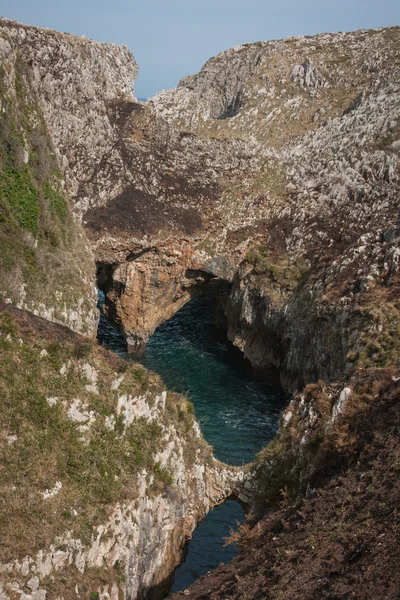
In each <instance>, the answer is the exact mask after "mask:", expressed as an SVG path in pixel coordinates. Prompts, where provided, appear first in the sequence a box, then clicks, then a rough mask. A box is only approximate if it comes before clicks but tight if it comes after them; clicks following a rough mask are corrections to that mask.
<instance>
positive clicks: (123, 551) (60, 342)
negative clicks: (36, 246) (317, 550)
mask: <svg viewBox="0 0 400 600" xmlns="http://www.w3.org/2000/svg"><path fill="white" fill-rule="evenodd" d="M0 347H1V353H0V370H1V373H2V378H1V382H0V393H1V397H2V423H1V427H0V455H1V467H0V480H1V485H0V515H1V516H0V539H1V545H0V597H1V598H2V600H10V599H12V598H20V599H21V600H31V599H33V600H44V599H45V598H54V599H56V598H60V599H61V598H62V599H64V600H67V599H69V598H76V596H77V595H78V597H89V596H90V597H93V598H102V599H105V598H112V599H113V600H114V599H117V598H120V597H124V598H139V597H144V595H145V596H146V597H147V598H152V597H154V598H158V597H160V595H161V594H162V592H163V590H165V589H167V590H168V585H169V581H170V577H171V574H172V572H173V569H174V567H175V566H177V564H179V562H180V560H181V554H182V550H183V546H184V544H185V541H186V539H187V538H188V537H189V536H190V535H191V533H192V531H193V529H194V527H195V525H196V523H197V522H198V520H199V519H201V518H202V517H203V516H204V514H205V513H206V512H208V510H209V509H210V508H211V507H212V506H214V505H215V504H218V503H220V502H221V501H223V500H224V499H225V498H226V497H227V496H230V495H231V494H232V493H234V494H237V495H238V496H241V497H242V498H243V500H246V499H247V496H246V490H245V489H244V487H243V484H242V482H243V476H244V474H243V471H241V470H240V469H238V468H233V467H232V468H230V467H227V466H226V465H223V464H222V463H219V462H218V461H216V460H215V459H214V458H213V456H212V449H211V448H210V447H209V446H208V445H207V444H206V443H205V442H204V440H203V439H202V436H201V434H200V429H199V426H198V424H197V422H196V421H195V419H194V417H193V410H192V409H193V407H192V406H191V405H190V404H188V403H187V401H186V400H185V399H184V398H183V397H181V396H179V395H177V394H172V393H167V391H165V389H164V388H163V383H162V381H160V379H159V378H158V377H157V376H156V375H155V374H150V373H148V372H146V371H145V370H144V369H143V368H142V367H140V366H138V365H135V364H129V363H128V362H127V361H124V360H122V359H119V358H117V357H116V356H115V355H113V354H112V353H110V352H107V351H103V350H102V349H101V348H100V347H98V346H97V345H95V344H93V343H91V342H89V341H88V340H87V338H82V337H79V336H77V335H74V334H72V332H71V331H70V330H68V329H66V328H63V327H61V326H58V325H53V324H50V323H49V322H48V321H45V320H43V319H41V318H39V317H34V316H32V315H30V314H29V313H26V312H24V311H19V310H17V309H11V308H8V309H7V308H6V307H5V305H4V304H3V305H1V306H0ZM26 372H28V374H27V375H26Z"/></svg>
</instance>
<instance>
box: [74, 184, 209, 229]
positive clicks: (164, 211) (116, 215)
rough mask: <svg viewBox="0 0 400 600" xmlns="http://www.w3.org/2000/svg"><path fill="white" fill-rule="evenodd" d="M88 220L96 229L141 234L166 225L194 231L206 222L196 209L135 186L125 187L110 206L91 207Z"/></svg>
mask: <svg viewBox="0 0 400 600" xmlns="http://www.w3.org/2000/svg"><path fill="white" fill-rule="evenodd" d="M84 222H85V226H86V228H87V229H88V230H89V231H91V232H92V233H100V232H104V231H109V232H121V231H123V232H128V233H133V234H137V235H138V234H145V233H154V232H155V231H158V230H160V229H161V230H162V229H164V228H169V229H173V230H174V229H175V230H177V229H178V230H180V231H183V232H184V233H186V234H192V233H194V232H195V231H196V230H197V229H200V228H201V224H202V220H201V217H200V215H199V214H198V213H197V212H196V211H195V210H193V209H191V208H177V207H176V206H175V205H173V204H172V203H168V202H165V200H158V199H157V198H156V196H153V195H151V194H147V193H146V192H143V191H142V190H138V189H136V188H134V187H128V188H127V189H125V190H124V191H123V192H122V193H121V194H119V196H117V197H116V198H114V199H113V200H111V201H110V202H109V203H108V205H107V206H105V207H98V208H93V209H90V210H89V211H88V212H87V213H86V214H85V217H84Z"/></svg>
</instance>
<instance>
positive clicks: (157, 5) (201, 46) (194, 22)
mask: <svg viewBox="0 0 400 600" xmlns="http://www.w3.org/2000/svg"><path fill="white" fill-rule="evenodd" d="M0 15H1V16H3V17H7V18H9V19H15V20H17V21H21V22H23V23H26V24H28V25H37V26H39V27H50V28H52V29H57V30H59V31H65V32H69V33H74V34H75V35H85V36H86V37H88V38H92V39H95V40H97V41H107V42H115V43H118V44H126V45H127V46H128V47H129V48H130V49H131V51H132V53H133V55H134V56H135V58H136V60H137V62H138V64H139V77H138V79H137V81H136V83H135V93H136V95H137V96H138V97H139V98H148V97H150V96H152V95H154V94H155V93H156V92H158V91H160V90H162V89H168V88H172V87H176V85H177V83H178V81H179V80H180V79H181V78H182V77H183V76H185V75H191V74H193V73H196V72H197V71H199V70H200V69H201V67H202V65H203V64H204V63H205V62H206V61H207V60H208V59H209V58H210V57H211V56H214V55H215V54H217V53H218V52H220V51H222V50H226V49H228V48H230V47H231V46H234V45H236V44H242V43H249V42H256V41H264V40H271V39H280V38H284V37H288V36H292V35H312V34H315V33H322V32H335V31H353V30H356V29H361V28H363V29H367V28H373V27H384V26H388V25H400V1H399V0H302V1H301V2H300V1H299V0H141V1H140V2H139V1H138V0H68V1H66V2H65V1H64V2H60V1H59V0H0Z"/></svg>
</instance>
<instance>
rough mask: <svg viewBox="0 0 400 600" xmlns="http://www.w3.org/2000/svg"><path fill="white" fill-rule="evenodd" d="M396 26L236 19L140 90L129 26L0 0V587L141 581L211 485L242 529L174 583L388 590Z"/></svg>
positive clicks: (396, 330)
mask: <svg viewBox="0 0 400 600" xmlns="http://www.w3.org/2000/svg"><path fill="white" fill-rule="evenodd" d="M399 35H400V34H399V28H396V27H389V28H382V29H377V30H371V31H366V30H360V31H357V32H354V33H338V34H321V35H318V36H314V37H297V38H289V39H287V40H282V41H269V42H260V43H256V44H244V45H242V46H238V47H234V48H232V49H230V50H227V51H226V52H222V53H220V54H218V55H217V56H216V57H214V58H212V59H210V61H208V63H206V65H205V66H204V67H203V69H202V70H201V71H200V72H199V73H198V74H196V75H193V76H190V77H186V78H184V79H183V80H182V81H181V82H180V84H179V85H178V87H177V88H176V89H174V90H167V91H164V92H160V93H159V94H157V95H156V96H155V97H153V98H151V99H149V100H148V101H146V102H145V103H142V102H139V101H137V99H136V98H135V95H134V89H133V84H134V80H135V78H136V76H137V64H136V62H135V59H134V57H133V56H132V54H131V52H130V51H129V50H128V48H127V47H125V46H122V47H120V46H116V45H114V44H100V43H96V42H93V41H90V40H87V39H84V38H79V37H76V36H73V35H71V34H62V33H58V32H55V31H51V30H42V29H38V28H34V27H29V26H25V25H22V24H19V23H16V22H13V21H8V20H5V19H2V20H1V21H0V60H1V71H0V84H1V85H0V101H1V108H2V112H1V113H0V122H1V127H0V142H1V149H0V150H1V151H0V170H1V205H0V209H1V212H0V225H1V231H0V248H1V253H0V269H1V275H2V277H1V280H0V299H1V310H0V327H1V337H0V345H1V356H0V366H1V374H2V381H1V388H0V390H1V394H2V397H3V400H2V402H3V405H2V408H3V421H2V424H1V429H0V450H1V456H2V457H3V460H2V464H1V478H0V479H1V484H0V501H1V518H0V528H1V531H0V537H1V540H2V544H1V545H0V599H1V600H14V599H17V600H20V599H21V600H45V599H46V598H47V600H49V599H51V600H53V599H54V600H70V599H71V600H72V599H73V598H89V599H90V600H121V598H124V599H126V600H128V599H130V600H134V599H135V598H138V599H139V598H142V599H146V600H147V599H149V600H151V599H154V600H158V598H160V597H162V595H163V594H164V593H166V592H168V590H169V589H170V586H171V582H172V577H173V572H174V569H175V568H176V566H177V565H178V564H179V563H180V562H181V560H182V558H183V553H184V548H185V544H186V542H187V540H189V539H190V537H191V536H192V533H193V531H194V529H195V527H196V526H197V524H198V523H199V522H200V521H201V520H202V519H203V517H204V516H205V515H206V514H207V513H208V512H209V511H210V510H211V509H212V508H213V507H215V506H217V505H220V504H221V503H223V502H224V500H226V499H227V498H232V497H234V498H237V499H239V500H240V501H241V502H242V503H243V505H245V506H246V507H247V509H248V511H249V516H248V521H247V524H246V525H245V526H244V527H242V528H241V530H240V532H239V534H238V535H237V536H236V537H237V539H238V543H239V554H238V556H236V558H234V560H233V561H232V562H231V564H230V565H228V566H226V567H220V568H219V569H217V571H216V572H213V573H211V574H209V575H207V576H206V577H205V579H204V578H200V579H199V581H197V582H196V583H195V585H194V586H193V587H191V588H189V589H188V590H185V591H184V592H180V593H181V595H182V597H183V595H189V597H192V598H210V599H211V598H213V600H214V599H215V600H216V599H217V598H221V599H222V598H224V599H226V598H231V599H232V600H234V599H238V600H239V598H240V599H241V600H243V599H249V600H250V599H258V598H260V599H261V598H268V599H271V600H272V599H275V598H280V599H283V600H286V599H287V600H289V599H290V600H293V599H294V598H299V599H306V598H310V599H311V598H320V597H326V598H328V597H329V598H344V597H350V595H351V594H353V592H354V590H355V589H356V588H357V590H358V592H359V597H360V598H371V599H372V598H378V597H382V598H390V599H391V598H395V597H396V593H397V592H396V589H395V587H396V584H395V583H394V582H396V580H398V577H397V576H398V574H399V573H398V566H397V563H396V552H397V553H398V541H396V539H397V538H396V532H397V531H398V527H399V522H398V512H397V511H396V503H397V502H398V500H399V494H398V492H399V490H398V485H397V480H398V477H397V472H398V452H399V450H398V441H396V431H398V427H399V424H398V411H397V412H396V406H398V400H399V381H400V374H399V363H400V348H399V339H400V322H399V311H400V296H399V289H400V287H399V284H400V281H399V258H400V246H399V242H400V224H399V210H398V208H399V200H398V199H399V170H398V167H399V149H400V145H399V144H400V142H399V122H400V121H399V119H400V114H399V111H400V101H399V100H400V79H399V75H400V62H399V61H400V58H399ZM97 289H100V290H101V291H102V292H103V293H104V295H105V305H104V313H105V316H106V317H107V319H108V321H109V322H110V323H111V324H112V326H113V327H114V328H116V330H118V331H119V332H120V334H121V335H122V336H123V339H124V340H125V341H126V344H127V349H128V350H129V358H128V359H127V358H126V357H124V358H121V357H120V356H118V355H117V354H118V353H119V354H121V352H117V354H116V353H115V350H116V348H117V350H118V344H120V342H119V341H118V340H116V338H115V339H114V342H115V343H113V344H112V345H111V346H112V350H114V352H110V351H109V350H107V348H102V347H100V346H99V345H98V344H96V343H95V342H94V337H95V335H96V331H97V321H98V313H97V310H96V293H97V292H96V290H97ZM210 302H211V303H212V304H213V322H214V323H215V325H216V326H217V327H218V329H219V331H220V332H223V336H224V337H225V338H226V339H225V340H224V341H223V342H222V341H218V338H216V337H215V338H212V341H211V342H210V338H207V331H209V333H212V332H214V333H215V331H216V330H215V331H214V330H211V329H209V328H208V326H207V327H206V326H205V325H204V326H201V323H202V319H205V322H208V320H209V317H207V318H205V317H204V313H201V314H200V313H196V308H195V307H196V306H197V307H205V306H208V303H210ZM193 307H194V308H193ZM191 311H192V312H191ZM193 311H194V312H193ZM182 314H183V315H185V314H186V315H189V325H187V324H186V325H185V324H184V322H183V321H181V320H180V319H181V316H182ZM196 314H197V316H196ZM103 318H104V317H103ZM196 323H197V324H196ZM199 323H200V327H199ZM196 327H197V329H196ZM160 332H161V333H160ZM214 333H213V335H214ZM163 335H166V337H165V338H163V337H162V336H163ZM215 335H216V333H215ZM204 336H205V337H204ZM163 339H164V340H166V341H162V340H163ZM157 340H158V341H157ZM199 340H201V344H200V345H201V352H200V353H199V345H198V344H199ZM227 340H228V341H229V344H228V341H227ZM210 343H211V345H212V349H210V347H209V346H207V344H210ZM115 344H116V345H115ZM157 344H158V346H157ZM185 344H186V345H185ZM106 345H107V344H106ZM228 348H229V350H228ZM234 349H235V351H236V352H237V353H238V354H237V355H238V356H240V360H239V363H241V364H243V361H244V360H246V361H247V365H248V366H249V368H251V377H252V379H247V377H248V375H246V374H245V373H243V372H242V371H241V370H240V369H241V367H239V363H235V362H234V360H233V358H232V357H233V356H234V354H230V355H229V361H228V362H229V368H227V369H225V367H226V366H227V362H226V356H227V353H228V352H230V353H233V350H234ZM176 360H178V362H180V363H181V365H182V368H183V370H182V371H181V372H180V374H178V375H177V370H176V362H174V361H176ZM216 365H217V366H216ZM232 365H233V367H232ZM232 369H233V370H232ZM154 371H155V372H154ZM156 372H157V373H158V374H159V375H157V373H156ZM160 375H161V377H160ZM272 376H275V377H276V376H279V380H280V385H281V386H282V388H283V390H284V392H285V394H286V404H285V405H286V408H285V409H283V411H282V413H281V416H280V418H279V423H278V416H277V411H278V412H280V411H281V409H282V408H283V404H282V402H283V401H282V396H281V395H280V392H278V391H276V390H277V389H278V388H269V389H270V390H272V389H274V390H275V391H274V392H273V393H272V396H271V397H272V398H273V400H272V404H273V407H272V404H271V412H270V413H268V415H267V417H266V413H265V412H264V411H265V409H266V408H268V402H269V400H268V398H269V391H268V390H267V389H266V388H265V383H263V382H265V381H266V378H267V377H272ZM187 377H188V378H187ZM213 377H215V379H213ZM255 377H256V378H257V379H255ZM218 378H219V383H218ZM217 385H218V386H219V387H218V389H217ZM202 386H203V392H204V393H205V397H206V402H205V403H206V405H207V410H206V412H205V413H204V414H205V415H207V417H208V418H209V422H204V423H203V422H202V419H203V415H202V412H201V411H202V401H201V398H197V399H196V398H195V396H196V394H197V392H198V391H199V389H201V388H202ZM214 388H215V398H214V397H213V393H212V390H213V389H214ZM204 390H205V391H204ZM187 391H189V396H193V400H194V404H195V409H194V412H193V407H192V405H191V404H190V403H189V402H188V400H187V398H186V397H185V393H186V392H187ZM225 396H226V397H225ZM228 396H229V398H230V400H229V402H232V406H234V405H236V408H235V410H237V413H236V414H237V415H239V417H238V418H239V421H240V422H241V425H240V426H239V429H240V427H241V426H243V429H244V430H246V429H247V433H246V435H247V441H246V443H243V446H241V443H240V442H238V441H236V438H235V441H233V442H232V440H233V438H232V440H231V439H230V438H229V436H228V435H227V433H222V421H224V420H225V421H227V425H228V428H231V430H233V429H234V427H233V424H232V423H233V421H234V420H235V419H236V417H233V421H232V420H229V419H228V418H226V415H225V416H224V414H223V409H224V406H225V404H224V402H225V400H226V398H227V397H228ZM229 410H230V409H229ZM253 410H254V411H255V412H253ZM268 410H269V409H268ZM220 411H222V412H220ZM228 412H229V411H228ZM210 414H211V415H212V416H211V417H210V416H209V415H210ZM240 415H241V416H240ZM230 417H232V414H231V413H230ZM270 419H272V420H270ZM199 421H200V423H201V427H200V425H199ZM275 427H278V432H277V435H276V436H273V433H274V431H275ZM213 428H214V429H213ZM203 429H204V437H203V433H202V430H203ZM226 431H227V430H226ZM209 436H210V437H209ZM204 438H205V439H204ZM207 442H210V443H211V444H212V445H214V446H215V452H214V453H213V450H212V448H211V447H210V446H209V444H208V443H207ZM220 442H226V447H225V448H224V449H223V448H222V446H221V447H220V448H219V447H218V443H220ZM268 442H270V443H269V444H267V443H268ZM258 450H259V452H258V454H257V456H256V458H255V459H254V460H253V458H254V454H255V453H256V452H257V451H258ZM232 452H234V453H235V456H238V455H239V454H241V453H242V454H243V460H240V459H239V458H238V460H236V459H234V458H233V455H232ZM236 453H238V454H236ZM385 457H386V458H385ZM221 461H225V462H221ZM248 461H252V462H249V464H245V465H243V464H242V463H244V462H245V463H247V462H248ZM226 463H228V464H226ZM235 465H236V466H235ZM389 482H390V485H389ZM389 488H390V489H389ZM325 515H326V518H325ZM378 536H379V539H381V540H382V541H381V542H379V545H377V544H376V543H375V542H376V539H377V537H378ZM381 536H383V537H381ZM383 562H385V573H384V574H382V569H381V564H382V563H383ZM357 586H358V587H357Z"/></svg>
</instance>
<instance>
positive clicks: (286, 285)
mask: <svg viewBox="0 0 400 600" xmlns="http://www.w3.org/2000/svg"><path fill="white" fill-rule="evenodd" d="M245 260H246V261H247V262H249V263H251V264H252V265H253V267H254V268H253V272H254V273H255V274H256V275H261V281H262V282H263V284H265V285H267V286H268V287H271V286H272V287H277V288H279V289H281V290H292V289H294V288H295V287H296V286H297V285H298V284H299V283H300V281H301V280H302V278H303V276H304V274H305V273H306V272H307V266H306V264H305V263H304V261H302V260H299V259H297V260H293V259H290V258H289V257H288V256H287V255H277V254H276V253H273V252H272V250H271V249H270V248H268V247H267V246H257V247H255V248H252V249H251V250H250V251H249V252H248V254H247V255H246V257H245Z"/></svg>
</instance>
